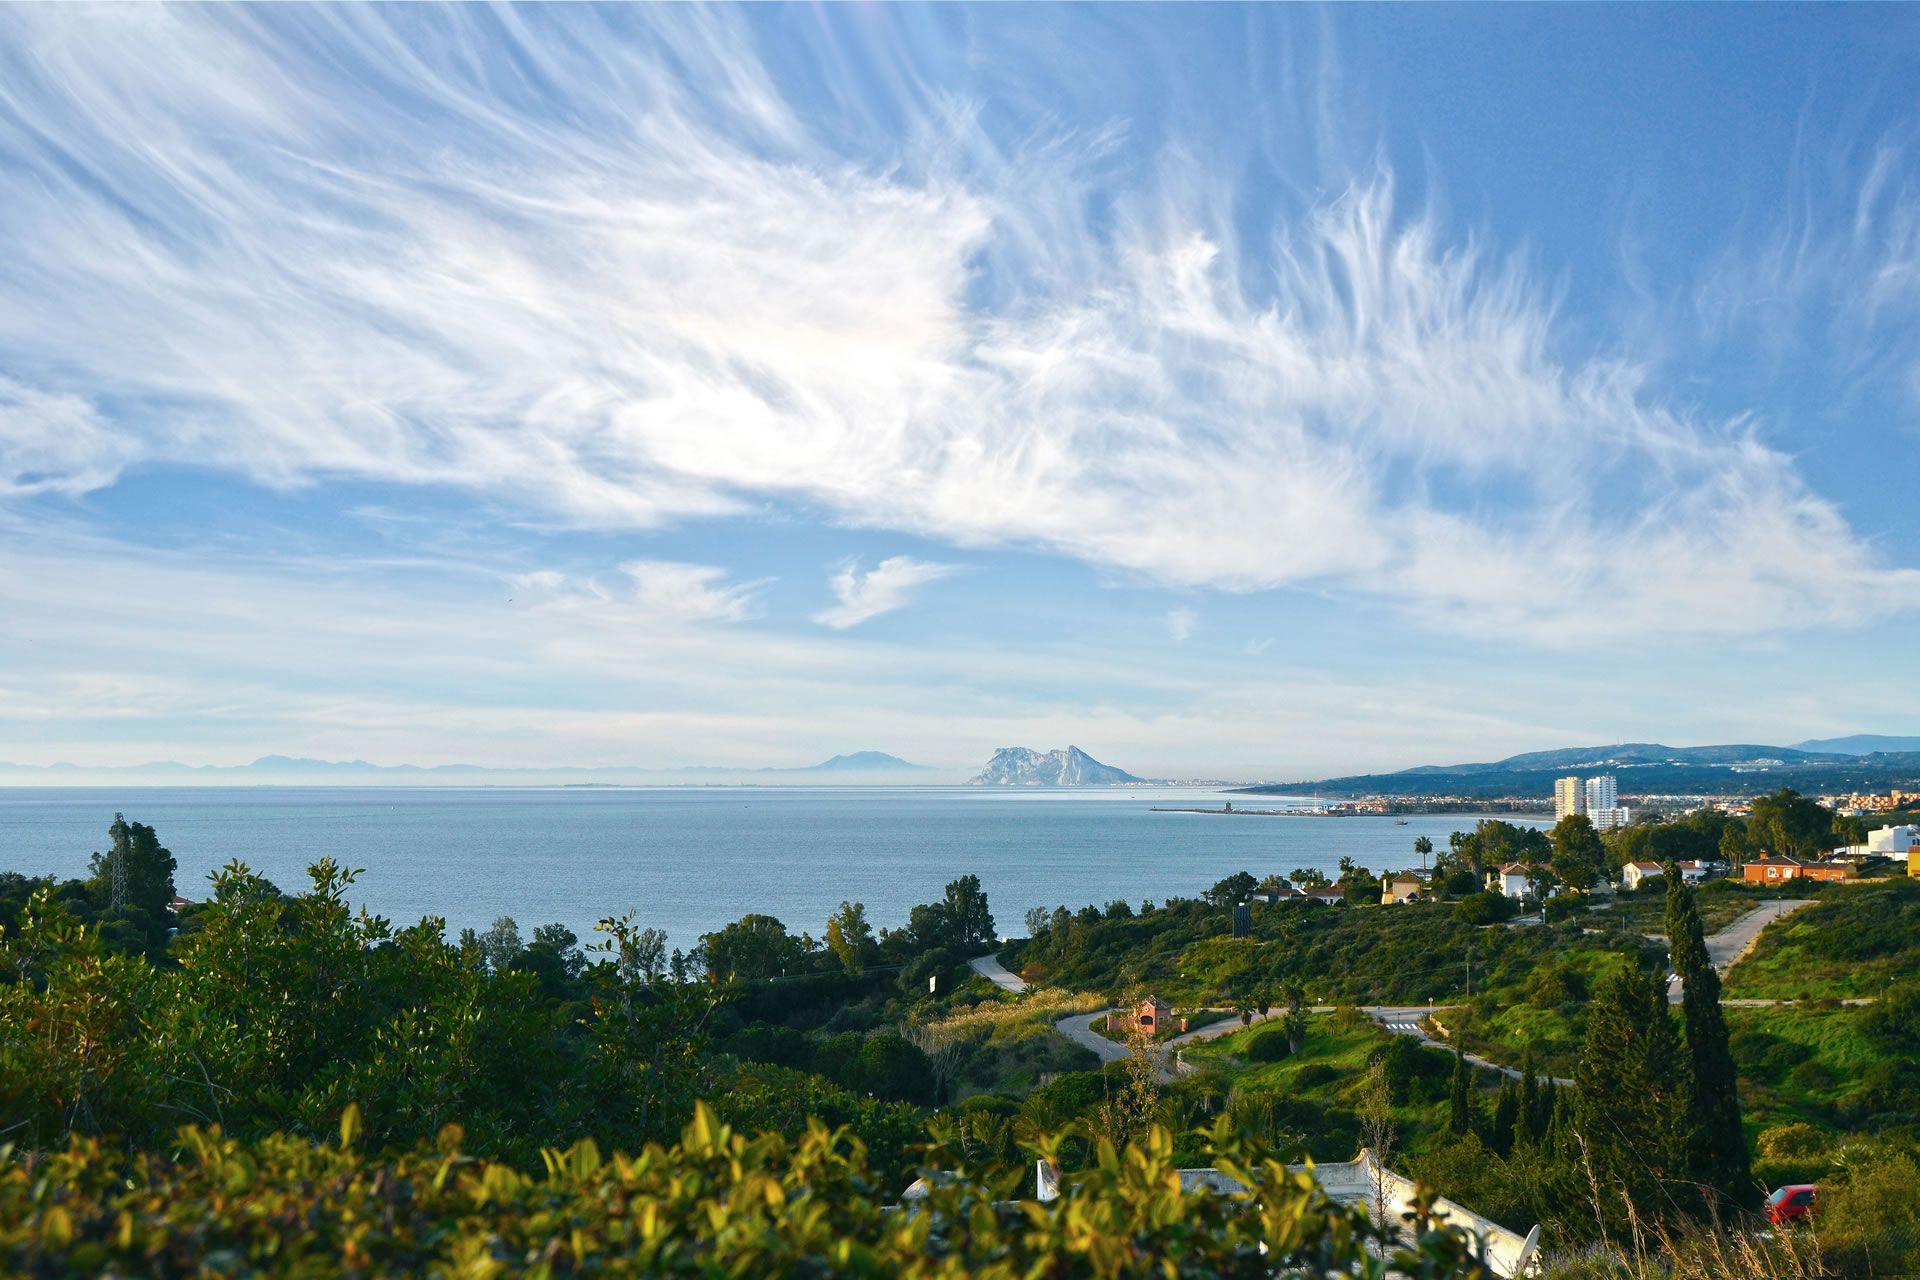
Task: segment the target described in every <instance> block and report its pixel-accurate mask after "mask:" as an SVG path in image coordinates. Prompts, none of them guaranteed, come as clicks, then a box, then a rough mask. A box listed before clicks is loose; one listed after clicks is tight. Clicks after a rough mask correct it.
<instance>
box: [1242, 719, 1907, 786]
mask: <svg viewBox="0 0 1920 1280" xmlns="http://www.w3.org/2000/svg"><path fill="white" fill-rule="evenodd" d="M1594 773H1611V774H1613V775H1614V776H1615V777H1616V778H1618V779H1619V786H1620V793H1621V794H1622V795H1756V794H1759V793H1761V792H1764V791H1773V790H1776V789H1778V788H1780V787H1792V788H1794V789H1795V790H1797V791H1805V792H1832V791H1871V790H1883V789H1885V788H1887V787H1903V788H1905V787H1915V786H1920V738H1895V737H1882V736H1878V735H1874V734H1856V735H1854V736H1853V737H1849V738H1828V739H1823V740H1818V741H1813V742H1803V743H1801V744H1799V745H1798V746H1794V747H1773V746H1765V745H1762V744H1758V743H1731V744H1724V745H1719V746H1705V747H1669V746H1664V745H1662V744H1660V743H1657V742H1623V743H1615V744H1613V745H1611V746H1601V747H1563V748H1561V749H1559V750H1556V751H1529V752H1525V753H1523V754H1521V755H1517V756H1508V757H1507V758H1506V759H1504V760H1495V761H1491V762H1488V763H1484V764H1449V765H1420V766H1419V767H1417V768H1413V769H1402V770H1399V771H1398V772H1395V773H1370V774H1354V775H1351V776H1348V777H1343V778H1318V779H1307V780H1303V781H1300V782H1278V783H1267V784H1263V785H1261V786H1257V787H1246V788H1243V790H1246V791H1248V792H1251V793H1254V794H1259V795H1297V794H1317V795H1323V796H1360V795H1379V796H1441V795H1447V796H1461V797H1466V798H1476V799H1494V798H1499V797H1508V796H1515V797H1524V796H1534V797H1546V796H1550V795H1552V794H1553V781H1554V779H1555V778H1558V777H1564V776H1566V775H1567V774H1582V775H1587V774H1594Z"/></svg>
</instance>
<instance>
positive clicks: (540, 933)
mask: <svg viewBox="0 0 1920 1280" xmlns="http://www.w3.org/2000/svg"><path fill="white" fill-rule="evenodd" d="M579 942H580V939H579V938H578V937H577V936H576V935H575V934H574V932H573V930H571V929H569V928H567V926H565V925H563V924H543V925H541V926H539V927H538V928H536V929H535V930H534V931H533V941H532V942H530V943H528V944H527V947H526V950H524V951H522V952H521V953H520V954H519V955H517V956H515V957H514V958H513V960H512V961H511V963H512V966H513V967H514V968H516V969H519V970H522V971H524V972H527V973H531V974H533V975H534V976H535V977H537V978H539V980H540V986H541V989H542V990H544V991H546V992H548V993H549V994H551V995H555V996H557V995H559V994H560V993H561V992H563V991H564V990H565V989H566V985H567V984H568V983H570V982H572V981H573V980H574V979H576V978H578V977H579V976H580V972H581V970H582V969H583V968H585V965H586V959H585V957H583V956H582V955H581V954H580V951H579Z"/></svg>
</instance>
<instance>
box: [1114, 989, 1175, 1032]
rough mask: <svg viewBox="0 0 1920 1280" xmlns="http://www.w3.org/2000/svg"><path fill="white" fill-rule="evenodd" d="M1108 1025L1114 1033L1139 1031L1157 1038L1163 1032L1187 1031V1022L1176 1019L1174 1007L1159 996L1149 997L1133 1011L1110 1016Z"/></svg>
mask: <svg viewBox="0 0 1920 1280" xmlns="http://www.w3.org/2000/svg"><path fill="white" fill-rule="evenodd" d="M1107 1025H1108V1027H1109V1028H1110V1029H1112V1030H1114V1031H1139V1032H1141V1033H1142V1034H1143V1035H1149V1036H1155V1035H1159V1034H1160V1033H1161V1032H1163V1031H1185V1030H1186V1029H1187V1020H1186V1019H1185V1018H1178V1017H1175V1016H1174V1012H1173V1006H1172V1005H1170V1004H1168V1003H1167V1002H1166V1001H1165V1000H1162V999H1161V998H1160V997H1159V996H1148V997H1147V998H1146V999H1145V1000H1142V1001H1141V1002H1140V1003H1139V1004H1137V1005H1135V1006H1134V1007H1133V1008H1131V1009H1124V1010H1118V1011H1116V1012H1114V1013H1111V1014H1109V1015H1108V1016H1107Z"/></svg>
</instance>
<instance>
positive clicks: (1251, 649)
mask: <svg viewBox="0 0 1920 1280" xmlns="http://www.w3.org/2000/svg"><path fill="white" fill-rule="evenodd" d="M1271 648H1273V637H1272V636H1261V637H1260V638H1259V639H1258V640H1249V641H1247V656H1248V657H1249V658H1260V657H1265V656H1266V652H1267V650H1269V649H1271Z"/></svg>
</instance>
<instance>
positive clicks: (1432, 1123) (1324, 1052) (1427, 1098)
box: [1185, 1013, 1499, 1161]
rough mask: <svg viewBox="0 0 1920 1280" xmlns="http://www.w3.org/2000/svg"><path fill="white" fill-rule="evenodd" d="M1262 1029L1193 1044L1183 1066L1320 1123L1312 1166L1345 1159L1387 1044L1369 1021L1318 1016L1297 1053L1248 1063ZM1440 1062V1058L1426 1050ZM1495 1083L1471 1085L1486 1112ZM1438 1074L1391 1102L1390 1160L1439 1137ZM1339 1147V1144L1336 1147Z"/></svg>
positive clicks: (1486, 1078) (1489, 1079)
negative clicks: (1374, 1063)
mask: <svg viewBox="0 0 1920 1280" xmlns="http://www.w3.org/2000/svg"><path fill="white" fill-rule="evenodd" d="M1260 1030H1262V1028H1261V1027H1259V1026H1255V1027H1253V1028H1251V1029H1249V1030H1247V1031H1236V1032H1234V1033H1233V1034H1232V1035H1230V1036H1222V1037H1221V1038H1220V1039H1218V1040H1210V1041H1207V1042H1206V1043H1204V1044H1198V1045H1193V1046H1191V1047H1190V1048H1188V1049H1187V1051H1186V1054H1185V1058H1186V1061H1187V1062H1188V1063H1190V1064H1192V1065H1194V1066H1198V1067H1202V1068H1203V1069H1206V1070H1210V1071H1217V1072H1219V1073H1220V1074H1221V1075H1223V1076H1225V1077H1226V1078H1227V1080H1228V1081H1229V1082H1230V1085H1231V1088H1232V1091H1233V1095H1234V1096H1235V1097H1236V1098H1237V1097H1243V1096H1248V1095H1256V1096H1257V1095H1278V1096H1281V1097H1284V1098H1287V1099H1289V1100H1290V1101H1291V1102H1293V1103H1294V1104H1295V1105H1296V1106H1298V1107H1301V1108H1304V1109H1307V1110H1312V1111H1316V1112H1318V1113H1320V1114H1322V1115H1324V1116H1325V1117H1326V1118H1327V1122H1328V1130H1329V1131H1328V1132H1327V1133H1326V1135H1325V1138H1324V1140H1322V1141H1316V1142H1313V1143H1311V1144H1310V1145H1311V1146H1312V1147H1314V1148H1315V1149H1314V1152H1313V1154H1314V1156H1315V1158H1316V1159H1339V1160H1345V1159H1350V1158H1351V1157H1352V1155H1353V1152H1354V1150H1356V1149H1357V1147H1358V1145H1359V1135H1358V1132H1357V1127H1356V1125H1357V1115H1356V1113H1357V1112H1358V1110H1359V1107H1360V1101H1361V1092H1362V1090H1363V1089H1364V1088H1365V1085H1366V1076H1367V1068H1368V1066H1369V1064H1370V1061H1371V1059H1372V1058H1373V1057H1374V1056H1375V1055H1376V1054H1377V1053H1379V1052H1380V1051H1381V1050H1382V1049H1384V1048H1386V1046H1387V1045H1389V1044H1391V1043H1392V1042H1393V1039H1394V1037H1393V1036H1392V1035H1391V1034H1390V1033H1388V1032H1387V1031H1386V1030H1385V1029H1384V1028H1382V1027H1381V1026H1380V1025H1379V1024H1378V1023H1376V1022H1374V1021H1373V1020H1372V1019H1371V1018H1365V1017H1358V1018H1356V1017H1353V1016H1351V1015H1345V1014H1340V1013H1317V1014H1313V1015H1311V1016H1310V1017H1309V1019H1308V1022H1307V1034H1306V1037H1305V1039H1304V1040H1303V1041H1302V1042H1301V1045H1300V1052H1299V1053H1298V1054H1295V1055H1292V1056H1290V1057H1287V1058H1284V1059H1282V1060H1281V1061H1279V1062H1249V1061H1248V1060H1247V1058H1246V1056H1245V1055H1246V1048H1247V1043H1248V1041H1249V1040H1250V1039H1251V1038H1252V1036H1253V1035H1254V1034H1257V1033H1258V1032H1259V1031H1260ZM1427 1052H1429V1053H1432V1054H1433V1055H1434V1056H1435V1057H1438V1058H1440V1059H1441V1062H1442V1063H1443V1064H1444V1063H1445V1062H1446V1058H1445V1055H1442V1054H1440V1053H1438V1051H1435V1050H1428V1051H1427ZM1498 1080H1499V1077H1497V1076H1495V1075H1494V1074H1493V1073H1492V1072H1486V1071H1476V1072H1475V1073H1474V1085H1475V1088H1476V1090H1477V1091H1478V1099H1477V1100H1478V1103H1479V1105H1480V1107H1481V1108H1482V1110H1490V1109H1491V1107H1492V1105H1493V1088H1494V1086H1495V1085H1496V1084H1497V1083H1498ZM1446 1094H1447V1088H1446V1079H1445V1068H1444V1066H1443V1068H1442V1072H1441V1075H1440V1077H1439V1078H1437V1079H1427V1080H1424V1081H1418V1082H1415V1084H1414V1085H1413V1086H1411V1088H1410V1092H1409V1093H1408V1095H1407V1096H1404V1097H1401V1098H1399V1099H1397V1100H1396V1103H1395V1105H1394V1109H1393V1112H1394V1123H1395V1125H1396V1127H1397V1129H1398V1134H1397V1137H1396V1140H1395V1151H1396V1152H1398V1153H1400V1154H1399V1155H1396V1157H1395V1159H1396V1161H1398V1160H1400V1159H1401V1158H1403V1157H1407V1156H1413V1155H1417V1154H1419V1153H1421V1152H1423V1151H1426V1150H1429V1149H1430V1148H1432V1146H1433V1145H1434V1144H1435V1143H1436V1142H1437V1141H1438V1140H1439V1139H1440V1137H1441V1135H1442V1134H1444V1132H1445V1130H1446V1125H1447V1114H1448V1103H1447V1097H1446ZM1343 1144H1344V1145H1343Z"/></svg>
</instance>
